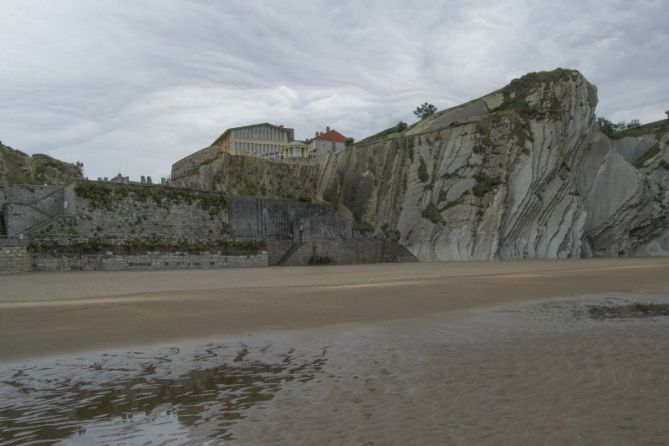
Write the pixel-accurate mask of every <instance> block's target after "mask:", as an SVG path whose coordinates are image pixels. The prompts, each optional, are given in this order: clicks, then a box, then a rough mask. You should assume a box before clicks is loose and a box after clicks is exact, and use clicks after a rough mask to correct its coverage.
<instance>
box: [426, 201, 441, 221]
mask: <svg viewBox="0 0 669 446" xmlns="http://www.w3.org/2000/svg"><path fill="white" fill-rule="evenodd" d="M421 215H422V216H423V218H426V219H428V220H430V221H431V222H432V223H434V224H435V225H438V224H440V223H444V219H443V218H441V213H440V212H439V208H437V205H436V204H434V203H433V202H432V201H430V202H429V203H428V204H427V206H425V209H423V212H421Z"/></svg>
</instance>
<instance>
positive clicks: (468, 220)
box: [190, 69, 669, 260]
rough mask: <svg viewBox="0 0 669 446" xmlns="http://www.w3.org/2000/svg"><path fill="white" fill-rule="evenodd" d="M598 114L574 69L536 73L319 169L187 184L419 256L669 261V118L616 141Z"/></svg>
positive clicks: (211, 169) (218, 165)
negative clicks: (334, 212) (320, 218)
mask: <svg viewBox="0 0 669 446" xmlns="http://www.w3.org/2000/svg"><path fill="white" fill-rule="evenodd" d="M596 105H597V92H596V88H595V87H594V86H593V85H591V84H590V83H588V81H587V80H586V79H585V78H584V77H583V76H582V75H581V74H580V73H579V72H577V71H572V70H563V69H558V70H555V71H551V72H541V73H530V74H528V75H526V76H523V77H522V78H520V79H515V80H513V81H512V82H511V83H510V84H509V85H507V86H506V87H504V88H502V89H500V90H498V91H495V92H493V93H491V94H489V95H487V96H484V97H482V98H479V99H476V100H474V101H471V102H468V103H466V104H463V105H461V106H458V107H455V108H452V109H449V110H445V111H442V112H439V113H437V114H434V115H432V116H430V117H428V118H426V119H424V120H421V121H420V122H418V123H416V124H415V125H413V126H411V127H409V128H408V129H401V128H400V129H398V131H395V130H394V129H389V130H387V131H384V132H381V133H380V134H378V135H377V136H376V137H371V138H367V139H366V140H363V141H362V142H361V143H358V144H356V145H354V146H352V147H350V148H348V149H346V150H345V151H343V152H340V153H338V154H336V155H332V156H330V157H327V158H323V159H322V160H320V164H318V165H316V166H292V165H283V164H280V163H270V162H264V161H261V160H252V161H246V160H234V159H235V158H236V157H229V156H222V157H221V158H219V159H218V160H215V161H214V162H212V163H210V164H208V165H206V166H201V167H200V169H199V172H198V173H197V174H195V175H193V176H192V177H191V178H190V181H191V182H194V183H198V184H199V185H200V186H203V187H207V188H215V189H223V190H226V189H235V190H236V191H237V192H240V189H241V188H242V185H247V184H248V182H249V181H250V182H252V183H253V184H255V185H257V186H256V187H255V189H254V190H246V191H241V192H246V193H251V194H253V195H263V194H267V195H268V196H274V197H277V196H280V195H285V196H286V197H287V198H296V197H300V198H303V199H313V200H325V201H329V202H331V203H332V204H333V205H335V206H336V207H337V209H338V210H339V212H340V214H342V215H343V216H346V217H348V218H350V219H352V220H353V221H355V222H357V223H358V224H360V225H363V226H369V227H373V228H374V229H375V230H377V231H378V232H379V233H381V232H383V233H385V234H386V235H387V236H389V237H397V238H399V240H400V243H401V244H403V245H404V246H406V247H407V248H408V249H409V250H411V251H412V252H413V253H414V254H415V255H416V256H418V257H419V258H420V259H423V260H473V259H517V258H566V257H591V256H629V255H639V256H641V255H667V254H669V213H668V212H667V205H669V195H668V194H667V186H668V185H669V170H668V169H669V163H668V162H669V146H668V142H669V122H668V121H666V120H665V121H659V122H656V123H652V124H649V125H646V126H643V127H640V128H635V129H632V130H628V131H627V132H623V133H618V134H615V135H611V136H609V135H606V134H604V133H603V132H602V131H601V130H600V129H599V126H598V125H597V122H596V119H595V113H594V110H595V107H596ZM240 163H254V165H256V164H257V166H255V167H254V171H253V174H252V175H248V173H247V171H246V170H245V169H241V168H240V166H238V164H240ZM288 184H290V186H287V185H288ZM243 187H244V188H247V189H248V186H243Z"/></svg>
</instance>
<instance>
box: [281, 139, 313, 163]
mask: <svg viewBox="0 0 669 446" xmlns="http://www.w3.org/2000/svg"><path fill="white" fill-rule="evenodd" d="M307 157H308V147H307V143H306V142H304V141H290V142H289V143H288V144H286V145H285V147H284V148H283V159H288V160H289V159H298V158H307Z"/></svg>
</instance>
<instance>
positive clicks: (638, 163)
mask: <svg viewBox="0 0 669 446" xmlns="http://www.w3.org/2000/svg"><path fill="white" fill-rule="evenodd" d="M658 153H660V145H659V144H658V143H655V144H654V145H653V146H651V147H650V148H649V149H648V150H646V153H644V154H643V155H641V156H640V157H639V158H637V159H636V160H635V161H634V162H633V163H632V165H633V166H634V167H636V168H637V169H641V168H642V167H643V166H644V164H646V162H648V160H650V159H651V158H653V157H654V156H655V155H657V154H658Z"/></svg>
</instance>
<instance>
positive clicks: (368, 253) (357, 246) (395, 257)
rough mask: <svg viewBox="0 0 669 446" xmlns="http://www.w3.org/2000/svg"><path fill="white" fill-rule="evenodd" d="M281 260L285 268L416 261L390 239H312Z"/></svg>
mask: <svg viewBox="0 0 669 446" xmlns="http://www.w3.org/2000/svg"><path fill="white" fill-rule="evenodd" d="M297 246H299V248H298V249H296V250H295V252H294V253H293V254H292V255H291V256H290V258H287V259H284V262H283V265H285V266H299V265H350V264H358V263H387V262H407V261H415V260H416V259H415V257H413V255H411V253H408V251H406V249H404V248H402V246H400V245H399V244H397V242H395V241H392V240H355V239H348V240H336V239H334V240H311V241H307V242H303V243H301V244H298V245H297Z"/></svg>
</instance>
